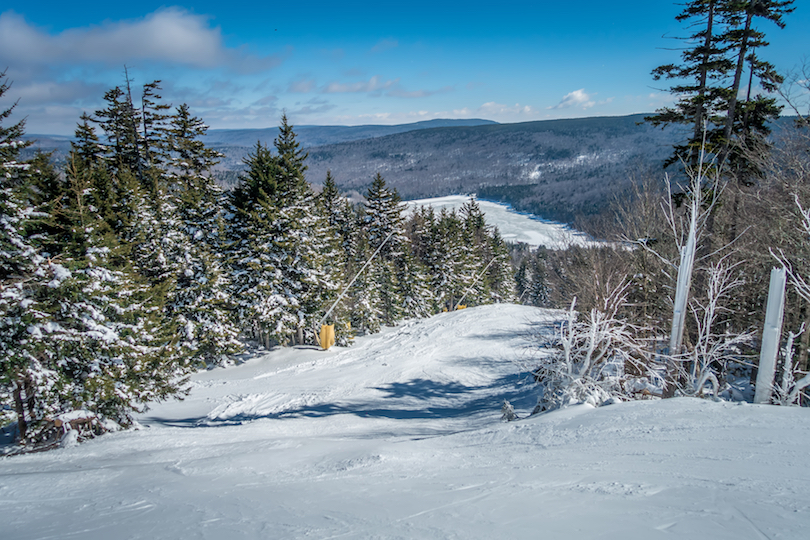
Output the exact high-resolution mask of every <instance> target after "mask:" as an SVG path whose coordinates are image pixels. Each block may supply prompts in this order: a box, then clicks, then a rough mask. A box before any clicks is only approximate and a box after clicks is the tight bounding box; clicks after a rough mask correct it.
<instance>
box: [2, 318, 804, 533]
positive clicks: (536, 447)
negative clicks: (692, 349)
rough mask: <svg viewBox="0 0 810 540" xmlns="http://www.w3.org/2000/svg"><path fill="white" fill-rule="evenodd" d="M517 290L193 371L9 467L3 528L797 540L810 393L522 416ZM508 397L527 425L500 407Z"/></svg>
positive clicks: (5, 468)
mask: <svg viewBox="0 0 810 540" xmlns="http://www.w3.org/2000/svg"><path fill="white" fill-rule="evenodd" d="M557 316H559V313H555V312H550V311H544V310H539V309H535V308H527V307H522V306H512V305H496V306H485V307H478V308H471V309H467V310H463V311H459V312H454V313H444V314H441V315H437V316H435V317H433V318H431V319H428V320H421V321H409V322H408V323H406V324H404V325H402V326H400V327H398V328H393V329H386V330H385V331H384V332H383V333H381V334H378V335H374V336H367V337H362V338H359V339H358V340H357V344H356V345H355V346H354V347H352V348H349V349H342V348H337V347H336V348H333V349H330V350H329V351H320V350H316V349H315V348H309V347H298V348H294V349H289V348H288V349H276V350H273V351H270V352H269V353H266V354H262V355H260V356H257V357H254V358H252V359H249V360H248V361H246V362H245V363H243V364H241V365H239V366H235V367H229V368H226V369H214V370H211V371H206V372H203V373H199V374H197V375H196V376H195V377H194V379H193V381H192V391H191V394H190V395H189V396H188V398H186V400H184V401H178V402H168V403H163V404H160V405H158V406H156V407H155V408H154V409H153V410H152V411H150V412H149V413H147V414H146V415H143V416H142V417H141V418H140V422H141V423H142V424H143V425H144V426H146V427H145V428H144V429H140V430H137V431H125V432H118V433H113V434H108V435H105V436H103V437H100V438H98V439H95V440H92V441H90V442H87V443H83V444H80V445H78V446H74V447H70V448H64V449H61V450H57V451H53V452H48V453H42V454H29V455H23V456H16V457H13V458H7V459H4V460H2V461H0V512H2V515H3V517H4V519H3V521H4V523H3V535H2V536H3V538H4V540H5V539H9V540H17V539H19V540H22V539H34V538H83V539H105V540H106V539H109V538H116V539H139V538H149V539H164V538H165V539H170V538H171V539H174V538H208V539H231V538H255V539H266V538H274V539H297V538H336V537H340V538H355V539H361V538H363V539H364V538H420V539H445V538H458V539H462V538H463V539H479V538H480V539H492V538H510V539H523V538H525V539H535V538H568V537H577V538H607V539H613V538H615V539H621V540H636V539H638V540H641V539H645V540H646V539H649V538H659V537H661V538H663V537H671V538H720V539H732V538H733V539H738V538H773V539H776V538H804V537H806V536H807V529H808V527H810V503H809V502H808V494H810V493H809V492H810V488H808V487H807V486H809V485H810V478H808V477H809V476H810V473H808V470H807V467H805V466H804V463H805V461H806V457H805V456H806V452H807V448H808V444H810V415H808V410H807V409H799V408H786V407H772V406H761V405H750V404H732V403H726V402H713V401H708V400H698V399H687V398H682V399H673V400H666V401H637V402H625V403H618V404H614V405H609V406H604V407H600V408H597V409H594V408H593V407H590V406H587V405H578V406H574V407H569V408H567V409H563V410H559V411H555V412H552V413H549V414H544V415H538V416H534V417H529V418H526V415H527V412H528V411H529V410H531V408H532V407H533V405H534V402H535V400H536V396H535V393H534V387H533V385H532V384H531V381H530V379H529V378H528V377H527V375H526V371H525V367H526V366H529V365H530V357H529V355H530V354H531V349H530V348H527V345H529V343H530V342H529V341H528V338H527V336H528V331H529V330H531V329H532V328H538V327H543V326H544V325H547V324H548V322H549V321H552V320H553V319H554V318H555V317H557ZM504 401H509V402H510V403H511V404H512V405H514V408H515V411H516V412H517V413H518V416H520V417H521V418H522V419H521V420H517V421H512V422H501V415H502V411H501V408H502V405H503V402H504Z"/></svg>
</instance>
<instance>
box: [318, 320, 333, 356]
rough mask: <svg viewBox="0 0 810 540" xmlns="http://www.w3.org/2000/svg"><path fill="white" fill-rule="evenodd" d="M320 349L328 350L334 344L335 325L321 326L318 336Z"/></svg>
mask: <svg viewBox="0 0 810 540" xmlns="http://www.w3.org/2000/svg"><path fill="white" fill-rule="evenodd" d="M320 342H321V347H322V348H323V350H325V351H326V350H328V349H329V347H331V346H332V345H334V344H335V325H334V324H322V325H321V335H320Z"/></svg>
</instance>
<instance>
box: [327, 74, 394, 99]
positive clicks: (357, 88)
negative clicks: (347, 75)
mask: <svg viewBox="0 0 810 540" xmlns="http://www.w3.org/2000/svg"><path fill="white" fill-rule="evenodd" d="M397 84H399V79H394V80H388V81H382V80H381V79H380V76H379V75H374V76H373V77H372V78H371V79H369V80H368V81H360V82H355V83H348V84H344V83H339V82H331V83H329V84H327V85H326V86H325V87H323V89H322V90H321V91H322V92H323V93H325V94H348V93H358V92H379V91H380V90H387V89H389V88H393V87H394V86H396V85H397Z"/></svg>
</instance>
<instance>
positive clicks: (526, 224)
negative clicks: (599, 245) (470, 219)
mask: <svg viewBox="0 0 810 540" xmlns="http://www.w3.org/2000/svg"><path fill="white" fill-rule="evenodd" d="M469 200H470V197H469V196H468V195H449V196H447V197H434V198H432V199H419V200H415V201H405V204H406V205H407V209H408V211H409V212H413V211H415V210H418V209H419V207H420V206H432V207H433V209H434V210H435V211H436V213H437V214H438V213H439V212H440V211H441V210H442V208H446V209H447V210H452V209H455V210H456V211H458V210H459V209H460V208H461V206H462V205H463V204H464V203H466V202H468V201H469ZM477 202H478V206H479V207H480V208H481V212H483V213H484V215H485V216H486V220H487V223H488V224H489V225H497V227H498V230H499V231H500V233H501V237H503V239H504V240H506V241H507V242H523V243H524V244H528V245H529V246H531V247H533V248H536V247H538V246H544V247H547V248H549V249H564V248H566V247H568V246H570V245H575V246H586V245H593V244H595V243H596V242H594V241H593V240H590V239H589V238H588V237H587V236H586V235H584V234H583V233H581V232H578V231H575V230H573V229H571V228H569V227H568V226H566V225H563V224H562V223H557V222H554V221H547V220H543V219H540V218H538V217H537V216H534V215H532V214H523V213H519V212H515V211H514V210H512V208H511V207H509V206H506V205H503V204H500V203H496V202H490V201H482V200H478V201H477Z"/></svg>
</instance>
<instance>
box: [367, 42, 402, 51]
mask: <svg viewBox="0 0 810 540" xmlns="http://www.w3.org/2000/svg"><path fill="white" fill-rule="evenodd" d="M397 47H399V41H397V40H396V39H382V40H380V41H378V42H377V44H376V45H374V46H373V47H372V48H371V52H373V53H381V52H384V51H388V50H390V49H396V48H397Z"/></svg>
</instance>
